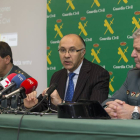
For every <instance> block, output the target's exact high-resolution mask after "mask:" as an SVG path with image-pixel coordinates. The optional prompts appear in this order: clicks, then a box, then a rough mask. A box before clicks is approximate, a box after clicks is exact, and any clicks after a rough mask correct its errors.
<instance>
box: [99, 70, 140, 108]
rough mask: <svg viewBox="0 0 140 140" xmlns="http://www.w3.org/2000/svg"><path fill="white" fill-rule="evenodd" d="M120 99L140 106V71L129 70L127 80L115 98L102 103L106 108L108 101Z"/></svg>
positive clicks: (115, 94) (114, 95)
mask: <svg viewBox="0 0 140 140" xmlns="http://www.w3.org/2000/svg"><path fill="white" fill-rule="evenodd" d="M115 99H119V100H122V101H125V102H126V103H127V104H129V105H133V106H139V105H140V70H139V69H137V68H133V69H131V70H129V72H128V74H127V78H126V80H125V82H124V83H123V85H122V86H121V88H120V89H119V90H117V91H116V92H115V93H114V94H113V96H112V97H111V98H109V99H107V100H105V101H104V102H103V103H102V106H103V107H104V106H105V105H106V103H107V102H108V101H114V100H115Z"/></svg>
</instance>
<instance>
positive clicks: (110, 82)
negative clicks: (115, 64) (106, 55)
mask: <svg viewBox="0 0 140 140" xmlns="http://www.w3.org/2000/svg"><path fill="white" fill-rule="evenodd" d="M109 75H110V81H109V89H110V90H111V92H114V88H113V86H112V82H113V81H114V76H112V75H113V72H111V71H110V72H109Z"/></svg>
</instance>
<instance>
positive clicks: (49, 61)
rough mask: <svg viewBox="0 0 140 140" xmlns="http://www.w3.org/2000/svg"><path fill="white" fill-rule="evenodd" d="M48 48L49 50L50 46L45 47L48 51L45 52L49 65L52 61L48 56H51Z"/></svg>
mask: <svg viewBox="0 0 140 140" xmlns="http://www.w3.org/2000/svg"><path fill="white" fill-rule="evenodd" d="M49 50H50V47H49V46H48V47H47V52H48V54H47V62H48V64H49V65H51V64H52V62H51V60H50V58H49V57H50V56H51V53H52V51H49Z"/></svg>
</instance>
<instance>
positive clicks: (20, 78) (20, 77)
mask: <svg viewBox="0 0 140 140" xmlns="http://www.w3.org/2000/svg"><path fill="white" fill-rule="evenodd" d="M25 79H26V77H25V76H24V75H23V74H21V73H20V74H17V75H16V76H15V77H13V79H12V80H11V84H10V85H8V86H7V87H6V88H4V89H3V90H2V91H0V97H1V96H2V95H3V94H4V93H6V92H7V91H9V90H11V88H13V87H15V88H16V89H17V88H19V87H20V85H21V83H22V82H23V81H24V80H25Z"/></svg>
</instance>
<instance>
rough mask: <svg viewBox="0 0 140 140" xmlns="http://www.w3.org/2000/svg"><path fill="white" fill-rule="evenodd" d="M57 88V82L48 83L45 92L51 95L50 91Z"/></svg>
mask: <svg viewBox="0 0 140 140" xmlns="http://www.w3.org/2000/svg"><path fill="white" fill-rule="evenodd" d="M56 88H57V83H53V84H51V85H50V87H49V89H48V90H47V91H46V93H47V94H48V96H50V95H51V93H52V92H53V91H54V90H55V89H56Z"/></svg>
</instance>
